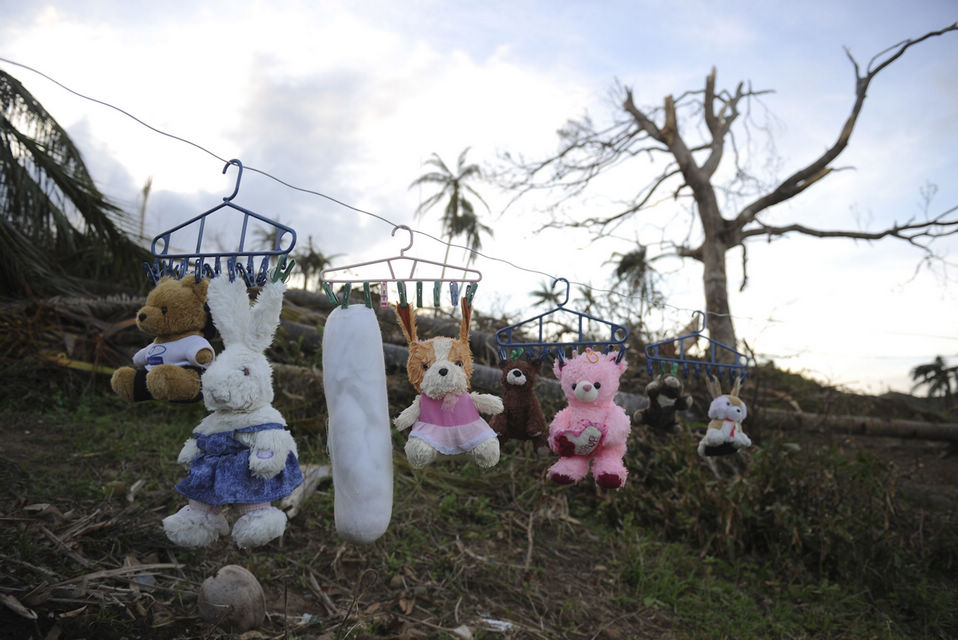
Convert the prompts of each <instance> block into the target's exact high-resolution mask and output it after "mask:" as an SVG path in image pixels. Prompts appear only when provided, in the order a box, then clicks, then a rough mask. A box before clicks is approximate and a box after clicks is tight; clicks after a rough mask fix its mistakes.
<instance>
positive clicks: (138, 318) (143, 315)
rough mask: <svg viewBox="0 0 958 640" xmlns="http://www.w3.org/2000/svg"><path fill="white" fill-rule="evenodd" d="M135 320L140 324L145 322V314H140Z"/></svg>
mask: <svg viewBox="0 0 958 640" xmlns="http://www.w3.org/2000/svg"><path fill="white" fill-rule="evenodd" d="M136 319H137V320H139V321H140V322H143V321H144V320H146V314H145V313H141V314H140V315H138V316H137V317H136Z"/></svg>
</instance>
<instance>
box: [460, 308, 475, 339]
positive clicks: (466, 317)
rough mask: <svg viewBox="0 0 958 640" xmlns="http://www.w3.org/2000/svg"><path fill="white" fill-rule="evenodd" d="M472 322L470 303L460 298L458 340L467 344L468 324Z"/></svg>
mask: <svg viewBox="0 0 958 640" xmlns="http://www.w3.org/2000/svg"><path fill="white" fill-rule="evenodd" d="M471 324H472V305H471V304H469V301H468V300H466V299H465V298H463V299H462V318H461V319H460V320H459V342H462V343H464V344H469V326H470V325H471Z"/></svg>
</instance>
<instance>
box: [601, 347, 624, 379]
mask: <svg viewBox="0 0 958 640" xmlns="http://www.w3.org/2000/svg"><path fill="white" fill-rule="evenodd" d="M618 357H619V352H618V351H610V352H608V353H607V354H605V358H606V360H609V361H611V362H612V363H613V364H615V366H616V368H617V369H618V370H619V373H620V374H621V373H622V372H623V371H625V370H626V369H627V368H628V366H629V363H628V362H626V361H625V356H622V359H621V360H619V361H618V362H616V359H617V358H618Z"/></svg>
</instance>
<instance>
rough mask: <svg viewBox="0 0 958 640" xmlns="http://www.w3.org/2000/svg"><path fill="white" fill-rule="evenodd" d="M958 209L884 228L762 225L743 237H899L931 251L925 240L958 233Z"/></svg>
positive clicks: (870, 239) (872, 238)
mask: <svg viewBox="0 0 958 640" xmlns="http://www.w3.org/2000/svg"><path fill="white" fill-rule="evenodd" d="M956 211H958V205H956V206H954V207H952V208H950V209H947V210H945V211H943V212H941V213H940V214H938V215H937V216H935V217H934V218H930V219H928V220H923V221H921V222H913V221H908V222H906V223H905V224H895V225H893V226H891V227H889V228H887V229H883V230H881V231H829V230H824V229H814V228H812V227H806V226H804V225H801V224H789V225H784V226H771V225H765V224H759V226H758V227H755V228H753V229H749V230H747V231H743V232H742V233H741V238H742V239H743V240H744V239H746V238H750V237H754V236H768V237H769V238H771V237H773V236H774V237H778V236H783V235H785V234H788V233H801V234H803V235H807V236H814V237H816V238H850V239H853V240H866V241H868V242H872V241H875V240H881V239H883V238H899V239H900V240H904V241H906V242H908V243H909V244H912V245H914V246H916V247H919V248H921V249H923V250H925V251H929V248H928V245H927V244H925V242H924V241H931V240H935V239H937V238H944V237H946V236H952V235H958V216H952V217H951V218H949V216H951V214H954V213H955V212H956Z"/></svg>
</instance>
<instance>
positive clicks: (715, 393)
mask: <svg viewBox="0 0 958 640" xmlns="http://www.w3.org/2000/svg"><path fill="white" fill-rule="evenodd" d="M705 388H706V389H708V392H709V395H710V396H712V398H713V399H715V398H718V397H719V396H721V395H722V383H721V382H719V381H718V378H716V377H714V376H712V375H708V376H706V378H705Z"/></svg>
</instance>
